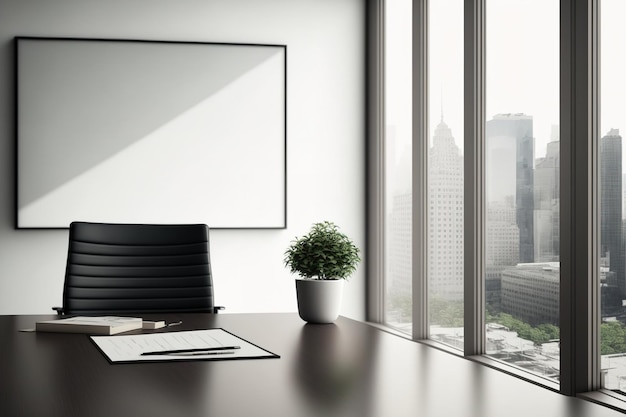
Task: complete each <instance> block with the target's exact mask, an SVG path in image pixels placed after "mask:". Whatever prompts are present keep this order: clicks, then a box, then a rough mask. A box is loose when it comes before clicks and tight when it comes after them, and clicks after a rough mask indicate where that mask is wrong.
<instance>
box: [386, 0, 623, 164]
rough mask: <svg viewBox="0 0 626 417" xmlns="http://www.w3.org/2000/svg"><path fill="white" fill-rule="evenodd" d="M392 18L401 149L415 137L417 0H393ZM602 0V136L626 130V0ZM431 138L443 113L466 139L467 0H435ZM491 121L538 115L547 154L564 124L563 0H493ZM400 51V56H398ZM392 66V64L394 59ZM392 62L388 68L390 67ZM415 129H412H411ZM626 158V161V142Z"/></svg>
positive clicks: (541, 149)
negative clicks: (413, 4)
mask: <svg viewBox="0 0 626 417" xmlns="http://www.w3.org/2000/svg"><path fill="white" fill-rule="evenodd" d="M387 4H388V7H389V10H388V16H387V18H388V22H393V24H392V25H391V28H389V27H388V30H389V29H391V31H390V32H391V33H390V37H392V39H389V40H388V43H387V51H386V53H387V56H388V59H389V60H391V61H392V63H393V62H394V61H393V60H396V61H395V64H393V65H396V66H398V65H399V66H402V67H403V69H401V70H394V72H393V73H392V74H388V78H387V88H388V90H389V95H390V96H393V97H395V99H394V100H392V102H388V103H387V106H388V113H387V114H388V118H389V122H390V124H395V125H396V126H397V127H396V128H397V132H396V137H397V138H398V141H399V142H400V144H396V151H397V152H398V153H401V152H402V149H403V146H402V144H401V142H402V137H407V135H408V137H410V113H409V111H410V95H409V94H410V91H409V90H408V89H407V88H406V85H407V82H409V83H410V68H411V65H410V55H409V56H407V51H409V54H410V30H411V29H410V20H409V18H410V16H411V11H410V10H411V9H410V1H407V0H404V1H398V0H394V1H391V2H388V3H387ZM600 4H601V25H600V27H601V71H600V74H601V113H600V132H599V133H600V136H603V135H605V134H606V133H607V132H608V130H609V129H611V128H618V129H620V133H621V134H622V135H626V106H625V105H624V100H625V99H626V81H625V80H626V78H625V75H624V71H625V70H626V65H624V60H625V59H626V42H625V41H624V39H625V36H624V23H625V22H626V0H600ZM429 11H430V25H429V35H430V44H429V48H430V50H429V54H430V56H429V59H430V72H429V77H430V80H429V81H430V83H429V86H430V97H429V106H430V119H429V123H430V126H429V129H430V132H431V133H430V139H432V134H433V132H434V129H435V127H436V126H437V124H438V123H439V120H440V117H441V114H442V112H443V116H444V120H445V122H446V123H447V124H448V126H449V127H450V128H451V129H452V134H453V135H454V137H455V139H456V142H457V144H458V145H459V146H460V147H461V148H462V140H463V0H436V1H430V3H429ZM486 12H487V36H486V42H487V45H486V46H487V55H486V58H487V62H486V65H487V68H486V71H487V83H486V86H487V91H486V93H487V96H486V97H487V100H486V112H487V120H489V119H491V118H492V117H493V116H494V115H495V114H498V113H524V114H527V115H531V116H533V127H534V132H533V133H534V136H535V156H536V157H541V156H544V155H545V147H546V144H547V143H548V142H549V141H550V140H551V132H552V126H553V125H558V123H559V1H558V0H487V4H486ZM394 56H395V57H394ZM390 66H391V65H390ZM390 66H389V67H388V70H389V69H390ZM407 132H408V133H407ZM624 150H625V152H624V155H623V156H624V159H625V160H626V147H625V149H624Z"/></svg>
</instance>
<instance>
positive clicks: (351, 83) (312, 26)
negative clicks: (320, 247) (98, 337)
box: [0, 0, 365, 318]
mask: <svg viewBox="0 0 626 417" xmlns="http://www.w3.org/2000/svg"><path fill="white" fill-rule="evenodd" d="M364 30H365V11H364V1H363V0H262V1H261V0H176V1H172V0H28V1H24V0H0V158H2V159H1V160H0V170H2V171H0V193H1V194H0V195H1V198H0V314H30V313H33V314H35V313H49V312H50V307H51V306H53V305H60V304H61V295H62V286H63V274H64V269H65V258H66V254H67V231H66V230H15V229H14V227H13V226H14V218H15V201H14V199H15V187H14V184H15V102H14V97H15V94H14V84H15V82H14V80H15V78H14V77H15V69H14V42H13V37H15V36H50V37H54V36H59V37H65V36H67V37H82V38H122V39H124V38H126V39H154V40H180V41H207V42H241V43H269V44H286V45H287V62H288V69H287V76H288V86H287V104H288V107H287V117H288V130H287V163H288V170H287V182H288V184H287V198H288V200H287V204H288V206H287V215H288V227H287V229H286V230H214V231H212V234H211V256H212V261H213V273H214V284H215V286H216V301H217V303H218V304H220V305H225V306H227V312H230V313H237V312H282V311H296V301H295V290H294V283H293V277H292V276H291V275H290V274H289V272H288V271H287V270H286V269H285V268H284V266H283V263H282V259H283V252H284V250H285V248H286V247H287V245H288V244H289V242H290V240H292V239H293V238H294V237H296V236H301V235H302V234H304V233H306V232H307V231H308V229H309V227H310V225H311V224H312V223H313V222H317V221H321V220H331V221H334V222H335V223H337V224H338V225H339V226H340V227H341V229H342V231H344V232H345V233H346V234H348V235H349V236H350V237H352V238H353V239H354V240H355V242H356V243H357V245H358V246H359V247H360V248H361V249H362V250H364V248H365V119H364V107H365V104H364V103H365V92H364V85H365V81H364V80H365V78H364V77H365V70H364V62H365V56H364V51H365V32H364ZM137 110H138V111H141V109H137ZM76 157H80V155H76ZM364 265H365V264H364V262H363V263H362V264H361V265H360V267H359V270H358V271H357V273H356V274H355V275H354V276H353V277H352V278H351V279H350V281H349V282H348V283H347V286H346V291H345V295H344V306H343V312H342V313H343V314H344V315H347V316H350V317H354V318H363V317H364V315H365V267H364Z"/></svg>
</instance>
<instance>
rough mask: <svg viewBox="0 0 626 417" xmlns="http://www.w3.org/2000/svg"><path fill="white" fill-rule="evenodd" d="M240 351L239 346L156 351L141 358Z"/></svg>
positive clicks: (145, 353) (144, 354)
mask: <svg viewBox="0 0 626 417" xmlns="http://www.w3.org/2000/svg"><path fill="white" fill-rule="evenodd" d="M234 349H241V346H219V347H209V348H194V349H174V350H157V351H154V352H143V353H142V354H141V355H142V356H154V355H176V354H178V353H194V352H207V354H208V352H216V351H225V350H234Z"/></svg>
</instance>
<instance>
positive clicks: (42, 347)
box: [0, 314, 622, 417]
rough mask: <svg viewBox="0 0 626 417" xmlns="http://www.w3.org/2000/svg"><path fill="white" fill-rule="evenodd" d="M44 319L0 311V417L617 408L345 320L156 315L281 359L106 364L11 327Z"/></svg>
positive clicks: (73, 339)
mask: <svg viewBox="0 0 626 417" xmlns="http://www.w3.org/2000/svg"><path fill="white" fill-rule="evenodd" d="M49 317H50V316H0V416H6V417H18V416H29V417H30V416H46V417H55V416H63V417H73V416H81V417H82V416H89V417H98V416H103V417H111V416H117V417H120V416H133V417H140V416H146V417H148V416H149V417H159V416H167V417H172V416H180V417H187V416H203V417H206V416H211V417H220V416H227V417H237V416H272V417H281V416H285V417H299V416H324V417H332V416H359V417H368V416H372V417H374V416H381V417H387V416H393V417H398V416H421V417H429V416H446V417H450V416H462V417H472V416H475V417H491V416H493V417H496V416H497V417H500V416H504V415H506V416H508V417H515V416H520V417H527V416H551V417H592V416H593V417H605V416H606V417H608V416H621V415H622V414H621V413H618V412H615V411H611V410H610V409H608V408H606V407H603V406H599V405H595V404H593V403H590V402H588V401H583V400H580V399H577V398H571V397H565V396H562V395H560V394H557V393H554V392H551V391H549V390H547V389H544V388H541V387H537V386H534V385H532V384H530V383H527V382H524V381H521V380H519V379H517V378H515V377H512V376H509V375H506V374H504V373H502V372H499V371H496V370H493V369H490V368H487V367H485V366H482V365H479V364H477V363H474V362H471V361H468V360H465V359H463V358H459V357H455V356H453V355H450V354H448V353H445V352H441V351H439V350H437V349H433V348H431V347H428V346H425V345H422V344H419V343H414V342H411V341H408V340H404V339H402V338H400V337H397V336H394V335H391V334H389V333H386V332H383V331H381V330H379V329H376V328H375V327H372V326H369V325H367V324H364V323H359V322H356V321H353V320H350V319H346V318H340V319H339V320H338V321H337V322H336V324H333V325H310V324H308V325H305V324H304V322H302V321H301V320H300V319H299V318H298V316H297V314H218V315H211V314H191V315H185V314H180V315H163V316H159V317H158V318H165V319H167V320H168V321H176V320H182V321H183V324H182V325H181V326H177V327H175V328H170V329H172V330H173V329H176V330H193V329H206V328H213V327H223V328H224V329H226V330H229V331H231V332H233V333H235V334H237V335H238V336H241V337H243V338H245V339H247V340H249V341H251V342H253V343H256V344H258V345H260V346H262V347H264V348H266V349H268V350H270V351H272V352H275V353H277V354H279V355H280V356H281V358H280V359H256V360H237V361H215V362H213V361H193V362H175V363H172V362H166V363H137V364H110V363H109V362H108V361H107V360H106V358H105V357H104V355H102V353H100V352H99V351H98V350H97V348H96V347H95V346H94V345H93V344H92V343H91V341H90V340H89V338H88V336H86V335H82V334H57V333H24V332H19V331H18V329H22V328H29V327H34V323H35V321H36V320H40V319H44V318H49ZM151 318H156V317H151Z"/></svg>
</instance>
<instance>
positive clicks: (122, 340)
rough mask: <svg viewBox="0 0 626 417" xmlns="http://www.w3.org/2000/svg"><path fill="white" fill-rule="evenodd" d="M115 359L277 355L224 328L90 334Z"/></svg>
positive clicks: (209, 358) (217, 358)
mask: <svg viewBox="0 0 626 417" xmlns="http://www.w3.org/2000/svg"><path fill="white" fill-rule="evenodd" d="M91 340H92V341H93V342H94V343H95V344H96V346H98V348H99V349H100V351H102V353H104V355H105V356H106V357H107V358H108V359H109V361H110V362H112V363H118V362H144V361H145V362H154V361H177V360H229V359H260V358H278V357H279V356H278V355H276V354H274V353H272V352H269V351H267V350H265V349H263V348H260V347H259V346H256V345H254V344H252V343H250V342H248V341H246V340H244V339H242V338H240V337H238V336H235V335H234V334H232V333H230V332H227V331H226V330H224V329H208V330H192V331H180V332H165V333H150V334H133V335H116V336H91Z"/></svg>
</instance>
